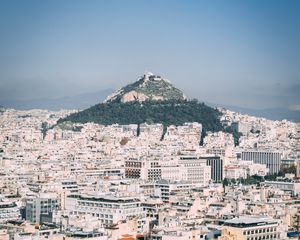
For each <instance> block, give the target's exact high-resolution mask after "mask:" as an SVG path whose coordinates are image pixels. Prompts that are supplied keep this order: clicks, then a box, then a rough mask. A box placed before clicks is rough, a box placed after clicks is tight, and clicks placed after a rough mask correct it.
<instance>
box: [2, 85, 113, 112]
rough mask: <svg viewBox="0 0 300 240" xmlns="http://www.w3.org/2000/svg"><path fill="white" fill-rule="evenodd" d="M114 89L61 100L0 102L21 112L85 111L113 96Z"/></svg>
mask: <svg viewBox="0 0 300 240" xmlns="http://www.w3.org/2000/svg"><path fill="white" fill-rule="evenodd" d="M112 91H113V90H112V89H105V90H102V91H99V92H92V93H84V94H79V95H75V96H65V97H60V98H53V99H52V98H37V99H28V100H4V101H0V105H2V106H4V107H6V108H14V109H19V110H30V109H34V108H37V109H49V110H53V111H56V110H61V109H79V110H82V109H85V108H88V107H90V106H92V105H94V104H96V103H100V102H103V101H104V99H105V98H106V97H107V95H109V94H111V92H112Z"/></svg>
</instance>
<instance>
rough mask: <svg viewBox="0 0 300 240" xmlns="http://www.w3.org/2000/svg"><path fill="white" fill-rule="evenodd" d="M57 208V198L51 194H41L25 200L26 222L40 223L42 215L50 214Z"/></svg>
mask: <svg viewBox="0 0 300 240" xmlns="http://www.w3.org/2000/svg"><path fill="white" fill-rule="evenodd" d="M58 208H59V203H58V198H57V197H56V196H53V195H52V194H41V195H40V196H39V197H37V198H30V199H27V200H26V220H27V221H30V222H32V223H40V222H41V215H42V214H49V213H52V212H53V210H56V209H58Z"/></svg>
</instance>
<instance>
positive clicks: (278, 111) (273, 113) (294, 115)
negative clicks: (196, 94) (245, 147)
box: [206, 102, 300, 123]
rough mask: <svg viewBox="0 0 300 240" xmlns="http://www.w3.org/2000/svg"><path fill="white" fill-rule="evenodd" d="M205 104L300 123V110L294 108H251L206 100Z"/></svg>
mask: <svg viewBox="0 0 300 240" xmlns="http://www.w3.org/2000/svg"><path fill="white" fill-rule="evenodd" d="M206 104H207V105H209V106H211V107H223V108H226V109H229V110H231V111H233V112H238V113H242V114H248V115H250V116H255V117H262V118H267V119H270V120H283V119H286V120H289V121H293V122H299V123H300V111H295V110H290V109H285V108H267V109H251V108H243V107H238V106H231V105H224V104H215V103H208V102H206Z"/></svg>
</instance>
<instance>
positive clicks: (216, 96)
mask: <svg viewBox="0 0 300 240" xmlns="http://www.w3.org/2000/svg"><path fill="white" fill-rule="evenodd" d="M145 70H149V71H152V72H154V73H157V74H161V75H163V76H165V77H167V78H168V79H170V80H171V81H172V82H173V83H174V84H175V86H177V87H178V88H180V89H182V90H183V91H184V92H185V93H186V95H187V96H188V97H190V98H194V97H196V98H198V99H199V100H203V101H209V102H214V103H223V104H231V105H238V106H243V107H251V108H267V107H290V108H291V107H292V108H296V107H298V108H299V109H300V1H296V0H295V1H283V0H282V1H274V0H269V1H267V0H263V1H262V0H258V1H253V0H251V1H250V0H249V1H174V0H172V1H171V0H170V1H166V0H165V1H153V0H151V1H150V0H149V1H133V0H128V1H121V0H120V1H113V0H107V1H100V0H99V1H92V0H89V1H83V0H82V1H74V0H70V1H64V0H60V1H53V0H51V1H50V0H49V1H28V0H26V1H22V0H20V1H13V0H7V1H6V0H2V1H0V104H1V100H7V99H32V98H40V97H60V96H66V95H75V94H80V93H85V92H95V91H98V90H102V89H107V88H113V89H114V88H119V87H121V86H123V85H124V84H126V83H128V82H132V81H135V80H136V78H137V77H138V76H139V75H142V74H143V73H144V71H145Z"/></svg>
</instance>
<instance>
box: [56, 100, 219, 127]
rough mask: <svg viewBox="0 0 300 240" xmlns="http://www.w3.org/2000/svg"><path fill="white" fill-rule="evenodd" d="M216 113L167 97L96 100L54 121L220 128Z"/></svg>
mask: <svg viewBox="0 0 300 240" xmlns="http://www.w3.org/2000/svg"><path fill="white" fill-rule="evenodd" d="M219 117H220V112H219V111H218V110H216V109H213V108H211V107H209V106H207V105H205V104H204V103H199V102H198V101H196V100H192V101H187V100H170V101H145V102H143V103H139V102H127V103H121V102H107V103H100V104H97V105H95V106H93V107H90V108H88V109H86V110H83V111H81V112H78V113H73V114H71V115H69V116H67V117H66V118H64V119H60V120H59V121H58V124H60V123H62V122H66V121H71V122H76V123H87V122H94V123H99V124H103V125H110V124H115V123H118V124H140V123H144V122H147V123H162V124H163V125H164V126H169V125H182V124H183V123H185V122H199V123H201V124H202V126H203V130H204V131H220V130H223V127H222V125H221V123H220V121H219Z"/></svg>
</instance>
